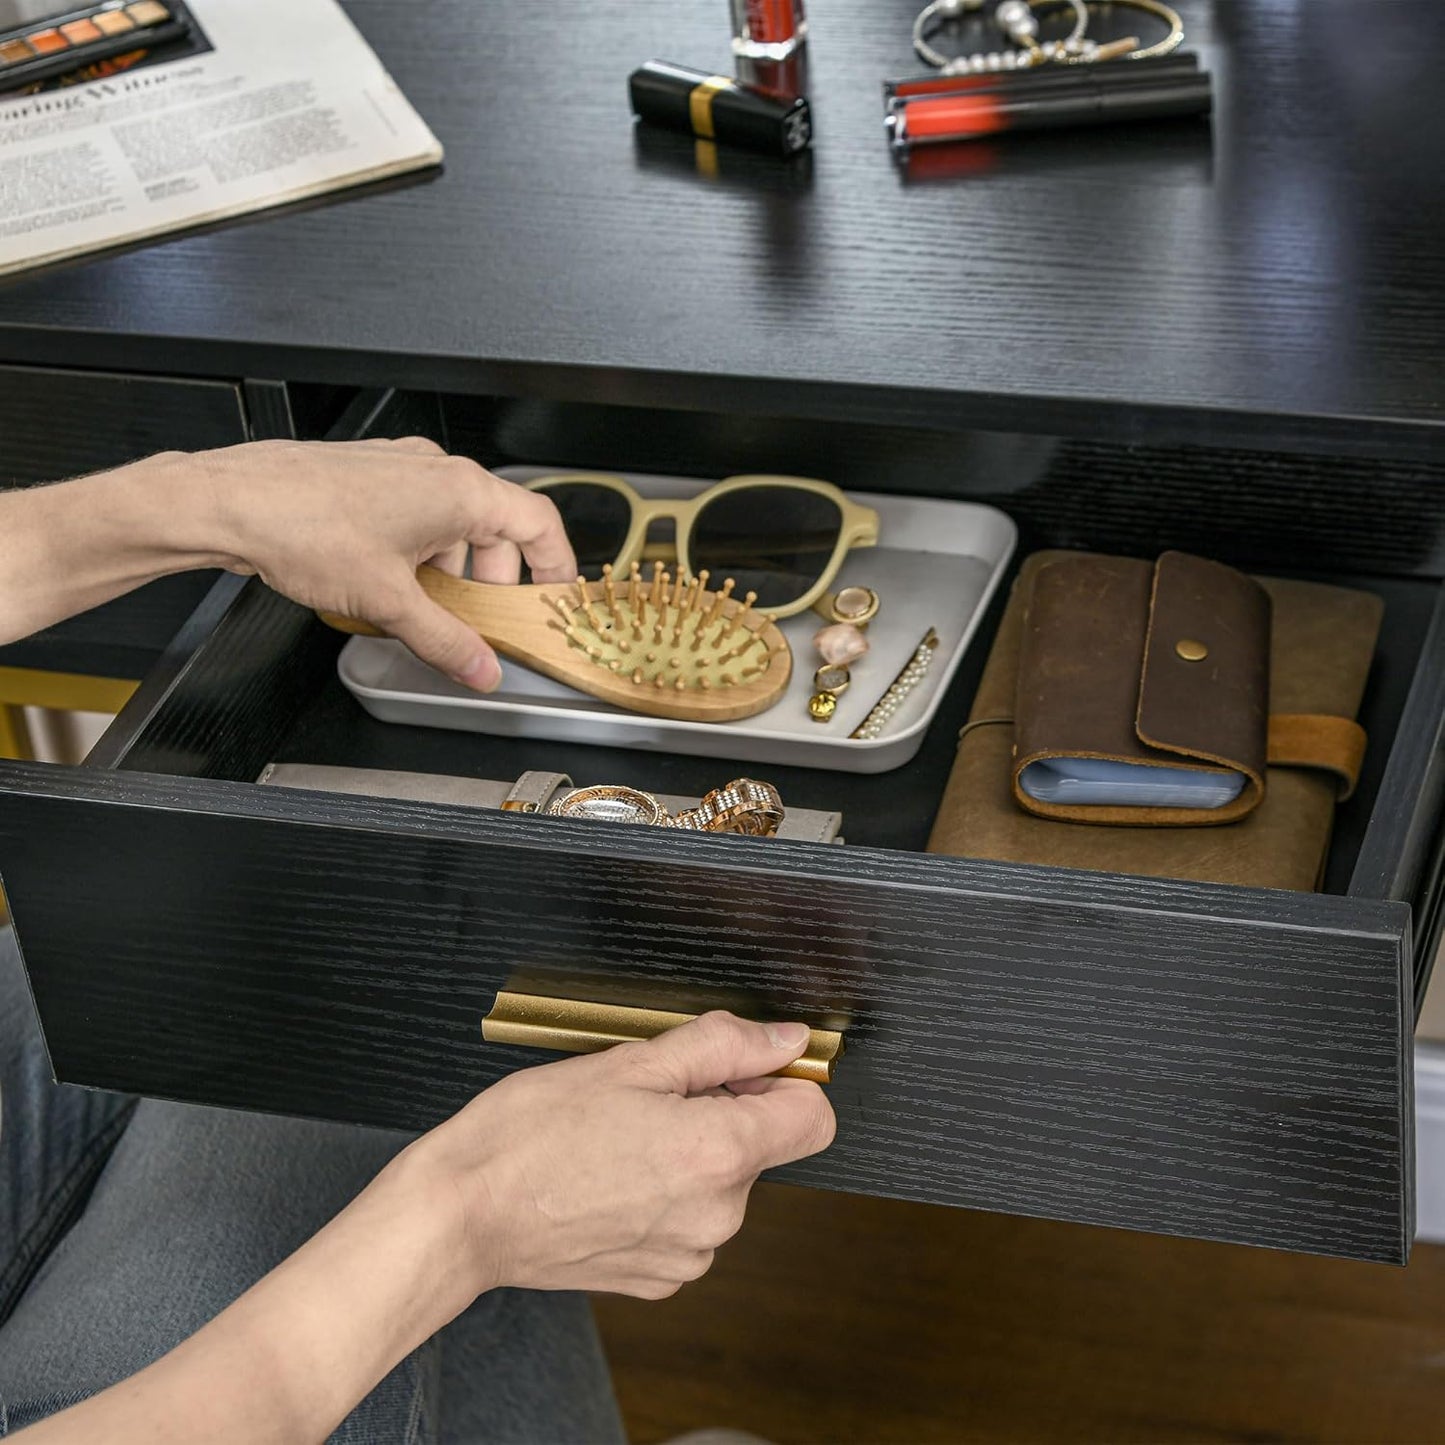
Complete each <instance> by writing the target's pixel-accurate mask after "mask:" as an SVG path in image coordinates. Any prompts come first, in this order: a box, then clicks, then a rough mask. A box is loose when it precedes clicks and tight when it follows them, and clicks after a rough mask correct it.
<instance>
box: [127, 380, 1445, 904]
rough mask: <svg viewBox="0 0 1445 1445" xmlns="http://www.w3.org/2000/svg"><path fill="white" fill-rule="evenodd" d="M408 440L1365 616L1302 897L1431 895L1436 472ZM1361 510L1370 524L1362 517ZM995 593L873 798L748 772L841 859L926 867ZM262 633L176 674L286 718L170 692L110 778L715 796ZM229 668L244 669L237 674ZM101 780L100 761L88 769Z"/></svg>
mask: <svg viewBox="0 0 1445 1445" xmlns="http://www.w3.org/2000/svg"><path fill="white" fill-rule="evenodd" d="M418 429H421V430H429V431H431V432H432V434H433V435H435V436H437V438H438V439H439V440H441V441H443V442H444V443H445V444H447V445H448V446H450V447H451V448H452V449H453V450H456V451H460V452H463V453H465V454H470V455H472V456H473V457H475V458H476V459H477V460H478V461H481V462H482V463H483V464H486V465H493V466H500V465H505V464H511V463H519V462H534V463H543V464H548V465H558V466H564V467H565V466H576V467H594V468H609V467H610V468H617V469H630V470H644V469H645V470H656V471H661V472H668V471H670V472H673V473H675V474H680V475H696V476H703V477H718V476H722V475H725V474H727V473H729V472H733V471H740V470H760V471H768V470H771V471H791V472H797V473H801V474H805V475H818V476H825V477H828V478H829V479H830V480H834V481H837V482H839V483H841V484H842V485H845V486H849V487H854V488H857V489H860V490H872V491H884V492H887V491H907V492H912V493H916V494H919V495H933V496H946V497H961V498H967V499H970V500H977V501H983V502H987V503H988V504H990V505H992V506H996V507H999V508H1000V509H1001V510H1003V511H1005V512H1007V513H1008V514H1009V515H1010V516H1011V517H1012V518H1014V520H1015V521H1016V522H1017V523H1018V525H1019V529H1020V541H1019V548H1018V552H1017V554H1016V556H1015V559H1014V563H1013V568H1014V570H1016V569H1017V566H1018V563H1019V561H1020V560H1021V559H1022V558H1023V557H1025V556H1026V555H1028V553H1030V552H1032V551H1035V550H1038V549H1040V548H1045V547H1074V548H1087V549H1093V550H1097V551H1117V552H1122V553H1127V554H1133V555H1137V556H1144V557H1149V556H1153V555H1156V554H1157V553H1158V552H1159V551H1161V550H1163V549H1165V548H1171V547H1172V548H1179V549H1181V550H1185V551H1194V552H1198V553H1200V554H1202V555H1208V556H1213V557H1217V558H1219V559H1220V560H1221V561H1225V562H1229V563H1231V564H1233V565H1237V566H1240V567H1244V568H1248V569H1251V570H1255V571H1260V572H1266V573H1269V574H1272V575H1280V576H1296V577H1305V578H1310V579H1313V580H1318V581H1326V582H1333V583H1336V584H1339V585H1343V586H1349V587H1358V588H1362V589H1365V590H1368V591H1371V592H1374V593H1375V594H1376V595H1378V596H1379V597H1381V598H1382V599H1383V601H1384V603H1385V613H1384V620H1383V624H1382V628H1381V634H1380V640H1379V645H1378V649H1377V652H1376V656H1375V659H1374V663H1373V666H1372V670H1371V675H1370V679H1369V683H1368V686H1367V689H1366V693H1365V699H1364V702H1363V705H1362V709H1361V713H1360V721H1361V723H1362V724H1363V726H1364V727H1365V730H1366V732H1367V734H1368V736H1369V748H1368V751H1367V755H1366V760H1365V765H1364V770H1363V773H1362V775H1361V778H1360V783H1359V786H1358V788H1357V790H1356V792H1355V793H1354V795H1353V796H1352V797H1351V798H1350V800H1349V801H1348V802H1347V803H1345V804H1344V805H1342V806H1341V807H1340V808H1339V810H1338V812H1337V816H1336V821H1335V828H1334V832H1333V835H1332V841H1331V847H1330V852H1329V858H1328V863H1327V868H1326V873H1325V877H1324V882H1323V891H1325V892H1327V893H1334V894H1341V895H1344V894H1350V893H1355V894H1358V895H1361V896H1366V897H1381V898H1392V899H1396V900H1402V901H1414V902H1417V903H1420V902H1422V901H1423V900H1422V898H1421V897H1420V896H1419V895H1421V894H1422V893H1423V891H1424V890H1425V889H1426V886H1427V883H1428V882H1429V880H1430V878H1432V877H1433V873H1432V872H1431V869H1430V868H1429V867H1428V859H1429V858H1430V857H1432V856H1433V849H1434V845H1435V841H1436V840H1435V837H1434V828H1435V824H1434V811H1435V805H1436V804H1437V803H1438V801H1439V797H1438V793H1439V789H1440V779H1439V778H1438V777H1437V772H1438V768H1437V766H1436V763H1435V753H1434V750H1433V749H1432V748H1430V747H1429V746H1428V745H1427V744H1428V743H1429V740H1430V739H1431V738H1433V737H1434V736H1435V735H1436V734H1437V733H1438V731H1439V728H1440V726H1441V717H1440V713H1441V711H1442V708H1445V697H1442V695H1441V690H1442V689H1445V649H1442V647H1441V646H1440V644H1441V641H1442V639H1441V635H1440V629H1438V628H1437V629H1435V630H1433V631H1432V623H1433V622H1434V619H1435V615H1436V612H1437V610H1438V609H1439V608H1440V606H1441V581H1440V573H1441V570H1442V569H1441V567H1440V566H1439V565H1438V564H1439V562H1440V560H1441V556H1442V554H1441V552H1440V550H1439V549H1438V548H1437V547H1436V545H1435V542H1434V538H1435V535H1436V531H1437V528H1438V529H1439V530H1440V531H1442V532H1445V526H1442V525H1441V523H1442V522H1445V517H1442V515H1441V502H1440V500H1439V498H1440V497H1441V496H1442V495H1445V486H1442V485H1439V484H1441V483H1445V469H1441V475H1440V476H1439V477H1435V478H1432V477H1430V476H1427V475H1425V474H1424V472H1423V471H1422V469H1421V468H1419V467H1411V468H1401V467H1392V466H1390V465H1388V464H1384V463H1372V462H1363V461H1356V460H1353V459H1348V458H1345V459H1340V458H1319V457H1308V456H1277V455H1266V454H1256V453H1240V452H1224V451H1208V450H1204V449H1192V450H1191V449H1177V450H1172V451H1168V452H1158V451H1144V450H1142V449H1137V448H1127V447H1119V446H1106V445H1104V444H1101V443H1091V442H1088V441H1086V440H1068V439H1060V438H1048V437H1023V436H1011V435H1001V434H991V433H972V434H964V435H959V436H943V435H940V434H937V433H927V432H916V431H910V430H908V429H905V428H896V429H881V428H877V427H856V428H848V427H839V426H837V425H836V424H833V425H829V426H827V427H818V426H812V425H810V424H809V423H807V422H804V421H797V420H780V419H769V418H753V419H749V420H745V421H739V420H738V419H732V418H710V417H707V416H700V415H698V414H695V413H679V414H675V415H670V414H655V413H650V414H648V415H646V416H645V417H644V416H642V415H640V414H636V413H629V412H627V411H626V409H622V408H603V407H579V406H565V407H564V406H548V405H544V404H541V403H521V402H515V403H507V402H499V401H490V400H482V399H476V398H465V397H441V398H431V397H419V396H417V395H416V394H410V395H397V396H396V397H394V398H393V399H392V401H391V402H390V403H389V404H387V405H383V406H381V407H379V408H377V409H374V410H373V411H372V412H370V413H369V414H367V416H366V420H365V422H364V424H363V426H362V428H361V430H362V432H363V434H367V435H377V434H402V433H404V432H409V431H414V430H418ZM1432 481H1433V482H1434V483H1436V485H1435V487H1434V489H1433V490H1432V488H1431V483H1432ZM1382 490H1383V491H1384V492H1385V493H1386V494H1388V496H1389V505H1388V506H1387V507H1382V506H1381V505H1380V502H1379V494H1380V492H1381V491H1382ZM1406 506H1408V507H1411V508H1413V510H1414V514H1415V515H1414V523H1415V525H1413V526H1412V527H1411V528H1409V529H1401V528H1394V527H1384V526H1382V525H1381V524H1380V522H1379V518H1380V516H1381V515H1382V513H1384V514H1385V515H1388V516H1390V517H1396V516H1398V511H1397V509H1398V508H1400V507H1406ZM1007 590H1008V589H1007V587H1006V586H1005V587H1003V588H1001V589H1000V592H999V594H998V596H997V597H996V599H995V601H994V604H993V606H992V607H991V609H990V612H989V614H988V616H987V617H986V618H985V621H984V624H983V626H982V628H981V629H980V631H979V633H978V635H977V637H976V638H975V640H974V642H973V644H972V645H971V647H970V649H969V651H968V653H967V654H966V656H965V658H964V662H963V665H962V667H961V668H960V670H959V673H958V675H957V676H956V677H955V679H954V682H953V684H952V686H951V688H950V689H949V692H948V694H947V696H946V697H945V699H944V702H943V704H942V706H941V708H940V710H939V713H938V715H937V717H936V719H935V721H934V723H933V725H932V726H931V728H930V729H929V731H928V734H927V737H926V739H925V741H924V744H923V746H922V748H921V750H920V751H919V753H918V755H917V756H916V757H915V758H914V759H913V760H912V761H911V762H909V763H908V764H906V765H905V766H903V767H902V768H899V769H895V770H893V771H890V772H887V773H882V774H876V775H872V776H869V775H860V774H852V773H844V772H834V771H826V770H821V769H815V768H801V767H777V766H767V767H763V766H761V765H759V766H757V767H756V768H755V769H754V771H757V772H759V773H760V774H761V775H764V776H766V777H767V778H768V779H769V780H770V781H772V782H774V783H775V784H776V785H777V786H778V788H779V789H780V791H781V792H782V794H783V796H784V798H785V800H787V801H789V802H791V803H792V804H793V805H794V806H798V807H807V808H816V809H823V810H836V811H839V812H841V813H842V814H843V818H844V831H845V835H846V837H847V839H848V842H849V844H850V845H853V846H866V847H877V848H887V849H902V850H921V849H923V847H924V846H925V844H926V841H927V837H928V833H929V829H930V827H931V824H932V821H933V817H934V814H935V812H936V810H937V808H938V805H939V802H940V799H941V797H942V794H943V789H944V786H945V784H946V782H947V778H948V774H949V770H950V768H951V766H952V762H953V756H954V751H955V747H956V740H957V735H958V730H959V728H960V727H961V726H962V724H963V722H964V721H965V720H966V718H967V715H968V711H969V708H970V705H971V702H972V698H973V694H974V691H975V688H976V687H977V683H978V679H979V676H980V674H981V671H982V668H983V665H984V662H985V660H986V658H987V654H988V649H989V646H990V645H991V642H992V639H993V635H994V632H995V630H996V628H997V625H998V622H999V619H1000V618H1001V616H1002V613H1003V607H1004V602H1005V599H1006V596H1007ZM263 631H264V634H265V639H266V640H265V641H260V640H258V638H257V637H256V636H251V637H249V639H248V640H247V641H245V642H244V644H238V642H237V641H236V640H235V639H234V638H226V639H222V638H213V639H206V640H202V642H201V651H202V653H204V654H205V661H204V665H203V666H201V667H200V668H198V669H193V671H195V672H196V673H197V674H198V675H197V676H196V677H194V678H193V679H192V686H193V687H195V686H202V687H204V686H206V685H207V684H205V682H204V679H205V677H207V676H210V678H211V682H210V684H209V686H210V687H212V688H222V687H226V688H234V684H235V679H236V676H237V675H238V673H239V672H245V673H247V674H248V675H251V676H257V675H260V676H268V675H269V673H268V669H272V668H277V669H280V671H281V672H284V673H285V675H286V676H288V677H291V678H292V679H293V681H292V683H291V684H290V685H289V686H288V687H287V688H286V689H285V691H284V695H278V696H276V697H273V698H271V699H270V700H269V701H268V702H266V703H265V704H263V706H264V708H265V714H266V726H265V727H264V728H261V729H260V730H259V731H256V730H255V719H253V720H252V727H253V733H252V736H251V737H250V739H249V740H248V741H245V742H242V741H239V740H238V739H237V738H236V737H235V736H234V735H232V736H228V737H227V738H226V739H225V741H224V743H222V742H221V740H220V737H219V734H216V735H215V736H214V737H213V738H212V740H211V741H208V740H207V738H206V736H205V735H204V733H199V734H198V732H197V729H198V728H202V727H203V726H204V719H203V718H198V717H197V716H195V715H194V708H193V705H192V704H191V703H188V702H187V701H186V700H185V697H186V694H185V693H184V692H183V694H182V696H181V697H179V698H177V699H176V700H174V701H173V702H171V703H166V702H162V703H161V704H160V705H159V706H152V707H149V708H139V707H138V708H136V709H132V710H131V712H130V713H129V714H128V715H127V717H125V718H122V720H121V722H120V724H119V725H118V732H117V737H116V738H114V739H112V740H111V745H110V752H109V755H108V756H109V760H111V761H116V762H120V764H121V765H122V766H124V767H130V768H153V769H155V770H159V771H178V772H185V773H195V774H198V775H200V776H209V777H224V778H229V779H232V780H235V781H249V780H251V779H252V778H254V777H255V776H256V774H257V773H258V772H259V771H260V768H261V767H262V766H264V765H265V763H267V762H270V761H279V762H288V763H327V764H332V765H337V766H350V767H358V768H387V769H399V770H408V771H415V772H424V773H441V774H454V775H457V776H463V777H490V778H496V779H504V780H509V779H512V778H515V777H516V776H517V775H518V774H519V773H521V772H523V771H525V770H527V769H530V768H538V769H544V770H552V771H562V772H566V773H568V774H569V775H571V776H572V777H573V779H574V780H575V781H577V782H578V783H595V782H612V783H621V784H627V785H630V786H634V787H639V788H643V789H646V790H649V791H654V792H662V793H671V794H680V795H694V796H696V795H701V794H702V793H704V792H706V791H707V790H708V789H710V788H712V787H716V786H717V785H718V784H719V783H720V782H723V781H725V780H726V776H725V775H728V774H727V767H728V765H727V763H726V762H725V761H721V760H717V759H706V758H695V757H686V756H681V755H677V754H670V753H666V752H660V751H651V750H647V751H642V750H637V749H629V748H617V747H598V746H590V745H583V744H579V743H567V742H554V741H550V740H546V739H525V738H504V737H492V736H488V735H483V734H473V733H463V732H452V731H448V730H443V729H438V728H425V727H411V726H398V725H395V724H391V723H383V722H379V721H376V720H375V719H373V718H372V717H370V716H369V715H368V714H367V713H366V712H365V711H364V710H363V709H362V708H361V707H360V705H359V704H358V703H357V702H356V701H355V700H354V699H353V698H352V697H351V696H350V694H349V693H347V692H346V690H345V689H344V688H343V687H342V685H341V683H340V682H339V680H338V679H337V676H336V672H335V668H334V666H333V659H334V657H335V654H336V653H337V652H338V651H339V649H340V647H341V645H342V641H343V640H342V639H340V638H339V637H336V636H334V635H331V634H328V633H327V632H326V631H325V630H324V629H321V628H319V627H317V626H315V625H313V624H311V623H310V622H309V621H307V622H305V623H304V624H303V623H302V622H301V621H299V620H298V621H297V622H296V623H295V624H294V626H293V627H292V628H291V629H290V630H287V629H286V628H285V627H282V626H280V625H279V624H275V623H272V624H268V625H267V626H266V627H265V628H264V629H263ZM303 634H304V635H305V638H306V641H305V644H304V646H303V645H301V643H300V641H299V639H300V637H301V636H302V635H303ZM238 646H243V647H244V648H245V649H246V650H247V652H248V653H249V655H247V656H236V655H234V654H235V653H236V651H237V648H238ZM258 648H260V649H262V650H263V651H262V652H258V651H257V649H258ZM266 648H271V649H276V648H282V649H292V650H293V655H291V656H290V657H289V659H283V658H281V657H279V656H272V657H267V656H265V655H264V649H266ZM227 652H229V653H230V654H232V655H230V656H226V655H223V654H225V653H227ZM278 676H279V674H278ZM226 711H227V709H226V707H225V706H224V705H222V704H220V703H219V701H218V702H217V708H216V710H214V711H213V712H212V714H211V715H212V719H213V723H214V724H215V725H216V726H217V727H219V726H220V719H221V718H222V716H223V715H224V714H225V713H226ZM177 730H179V731H180V733H181V734H183V735H184V738H185V743H186V745H185V748H184V750H183V751H182V752H181V753H179V754H178V753H177V752H176V750H175V749H174V747H173V746H172V744H173V743H174V740H175V738H174V736H173V735H174V734H175V733H176V732H177ZM1401 736H1407V737H1408V738H1409V739H1410V741H1411V743H1412V745H1413V746H1414V750H1415V752H1416V753H1418V754H1419V756H1416V757H1413V758H1411V759H1409V760H1408V766H1405V762H1406V760H1404V759H1403V758H1402V757H1401V756H1400V755H1399V754H1398V753H1397V750H1396V746H1395V745H1396V742H1397V739H1398V738H1400V737H1401ZM262 738H264V739H265V743H264V745H262V744H261V742H260V740H261V739H262ZM263 754H265V755H263ZM100 757H101V760H102V761H105V760H106V759H107V749H106V748H104V747H103V748H102V749H101V753H100ZM1392 759H1393V760H1394V762H1395V767H1394V769H1393V771H1392V768H1391V763H1392ZM718 841H720V842H721V843H722V846H724V847H725V846H727V840H718ZM1406 855H1409V856H1408V857H1407V856H1406ZM1362 858H1363V859H1364V860H1365V862H1364V863H1362Z"/></svg>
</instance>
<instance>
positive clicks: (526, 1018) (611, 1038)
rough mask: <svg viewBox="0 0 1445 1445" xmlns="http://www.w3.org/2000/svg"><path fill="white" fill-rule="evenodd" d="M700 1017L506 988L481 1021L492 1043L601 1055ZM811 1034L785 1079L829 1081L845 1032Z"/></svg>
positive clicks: (784, 1071) (783, 1071)
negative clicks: (608, 1050)
mask: <svg viewBox="0 0 1445 1445" xmlns="http://www.w3.org/2000/svg"><path fill="white" fill-rule="evenodd" d="M696 1017H697V1015H696V1014H679V1013H669V1012H668V1011H667V1010H666V1009H659V1008H624V1007H623V1006H622V1005H620V1004H610V1003H583V1002H580V1001H579V1000H577V999H570V998H542V997H540V996H539V995H537V994H531V993H508V992H506V991H505V990H503V991H502V992H500V993H498V994H497V1001H496V1003H494V1004H493V1005H492V1011H491V1013H489V1014H488V1015H487V1016H486V1018H484V1019H483V1020H482V1037H483V1038H484V1039H485V1040H486V1041H487V1042H488V1043H489V1044H523V1045H525V1046H527V1047H528V1048H534V1049H560V1050H561V1051H562V1052H563V1053H568V1054H600V1053H601V1052H602V1050H603V1049H610V1048H611V1047H612V1045H613V1044H625V1043H635V1042H636V1041H638V1040H639V1039H652V1038H656V1037H657V1035H658V1034H663V1033H666V1032H667V1031H668V1029H675V1028H677V1026H678V1025H679V1024H685V1023H689V1022H690V1021H691V1020H692V1019H694V1018H696ZM809 1033H810V1034H811V1037H810V1038H809V1040H808V1047H807V1050H806V1051H805V1052H804V1054H803V1056H802V1058H800V1059H798V1060H797V1062H796V1063H792V1064H789V1065H788V1067H787V1068H786V1069H779V1070H778V1073H779V1074H780V1075H782V1077H783V1078H786V1079H809V1080H811V1081H812V1082H813V1083H815V1084H831V1083H832V1082H833V1065H834V1064H835V1063H836V1062H837V1060H838V1059H839V1058H841V1057H842V1054H843V1035H842V1034H841V1033H838V1032H837V1031H835V1030H833V1029H810V1030H809Z"/></svg>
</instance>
